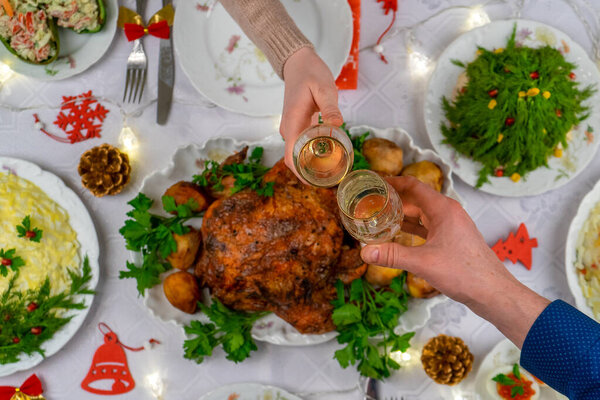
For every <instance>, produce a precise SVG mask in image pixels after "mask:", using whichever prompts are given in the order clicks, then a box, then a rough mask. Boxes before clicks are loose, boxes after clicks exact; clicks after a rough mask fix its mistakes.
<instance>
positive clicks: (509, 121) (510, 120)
mask: <svg viewBox="0 0 600 400" xmlns="http://www.w3.org/2000/svg"><path fill="white" fill-rule="evenodd" d="M504 124H505V125H506V126H513V125H514V124H515V119H514V118H512V117H508V118H506V121H504Z"/></svg>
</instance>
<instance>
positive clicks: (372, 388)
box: [365, 378, 379, 400]
mask: <svg viewBox="0 0 600 400" xmlns="http://www.w3.org/2000/svg"><path fill="white" fill-rule="evenodd" d="M377 395H378V393H377V380H376V379H373V378H368V379H367V390H366V396H365V400H379V397H377Z"/></svg>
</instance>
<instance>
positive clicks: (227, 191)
mask: <svg viewBox="0 0 600 400" xmlns="http://www.w3.org/2000/svg"><path fill="white" fill-rule="evenodd" d="M221 185H222V186H223V188H222V189H221V190H214V189H213V188H210V189H209V191H210V195H211V196H212V197H213V198H215V199H222V198H224V197H229V196H231V189H232V188H233V186H234V185H235V178H234V177H233V176H226V177H224V178H223V179H221Z"/></svg>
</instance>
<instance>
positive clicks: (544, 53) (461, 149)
mask: <svg viewBox="0 0 600 400" xmlns="http://www.w3.org/2000/svg"><path fill="white" fill-rule="evenodd" d="M478 53H479V56H478V57H477V58H476V59H475V60H474V61H472V62H470V63H468V64H467V63H463V62H460V61H456V60H455V61H454V64H455V65H457V66H459V67H461V68H465V70H466V74H467V78H468V83H467V85H466V86H465V87H464V88H462V89H461V90H460V91H459V93H458V95H457V96H456V99H454V100H451V99H450V100H449V99H447V98H445V97H444V98H443V99H442V103H443V104H442V105H443V109H444V113H445V115H446V118H447V120H448V122H449V124H446V123H442V124H441V130H442V133H443V135H444V138H445V139H444V143H447V144H449V145H451V146H452V147H453V148H454V149H456V151H457V152H458V153H460V154H462V155H465V156H467V157H470V158H472V159H473V160H475V161H478V162H479V163H481V169H480V171H479V177H478V180H477V184H476V186H477V187H480V186H482V185H483V184H484V183H486V182H489V176H492V175H495V176H504V177H511V178H512V179H513V180H515V181H516V180H519V179H520V177H525V176H526V175H527V173H529V172H531V171H533V170H535V169H537V168H539V167H543V166H545V167H547V166H548V159H549V158H551V157H554V156H556V157H560V156H562V149H561V147H562V148H567V146H568V145H569V143H568V140H567V134H568V132H569V131H571V129H573V127H575V126H577V125H579V124H580V123H581V122H582V121H583V120H585V119H586V118H587V117H588V116H589V107H587V106H586V105H585V104H584V102H585V100H587V99H589V98H590V96H591V95H592V94H593V93H594V91H595V90H594V89H593V88H592V87H591V86H587V87H580V85H579V83H577V82H576V81H575V75H574V74H573V70H574V69H575V68H576V65H574V64H572V63H569V62H568V61H567V60H566V59H565V57H564V56H563V55H562V54H561V53H560V51H558V50H557V49H555V48H552V47H550V46H544V47H540V48H531V47H526V46H519V45H518V44H517V42H516V25H515V28H514V29H513V32H512V35H511V37H510V39H509V40H508V43H507V44H506V46H505V48H504V49H496V50H488V49H485V48H479V50H478Z"/></svg>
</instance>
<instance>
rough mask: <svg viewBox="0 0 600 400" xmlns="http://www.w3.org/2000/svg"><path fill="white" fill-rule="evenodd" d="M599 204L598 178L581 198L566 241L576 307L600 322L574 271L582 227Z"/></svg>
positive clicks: (599, 181) (569, 283) (599, 187)
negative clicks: (588, 302)
mask: <svg viewBox="0 0 600 400" xmlns="http://www.w3.org/2000/svg"><path fill="white" fill-rule="evenodd" d="M597 204H600V180H598V181H597V182H596V183H595V184H594V187H593V188H592V189H591V190H590V191H589V192H587V193H586V194H585V196H584V197H583V198H582V199H581V202H580V203H579V206H578V207H577V213H576V214H575V216H574V217H573V219H572V220H571V224H570V225H569V231H568V233H567V241H566V243H565V274H566V276H567V284H568V285H569V290H570V291H571V295H573V298H574V299H575V305H576V308H577V309H578V310H579V311H581V312H583V313H584V314H586V315H587V316H588V317H590V318H592V319H593V320H595V321H598V322H600V321H599V320H598V319H597V318H596V317H595V316H594V312H593V310H592V308H591V307H590V306H589V305H588V304H587V301H586V299H585V296H584V295H583V292H582V288H581V286H580V285H579V280H578V279H576V272H575V271H574V268H575V265H574V263H575V252H576V251H577V240H578V238H579V234H580V232H581V229H583V225H584V224H585V223H586V221H587V220H588V218H589V216H590V211H591V210H592V208H594V207H595V206H596V205H597Z"/></svg>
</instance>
